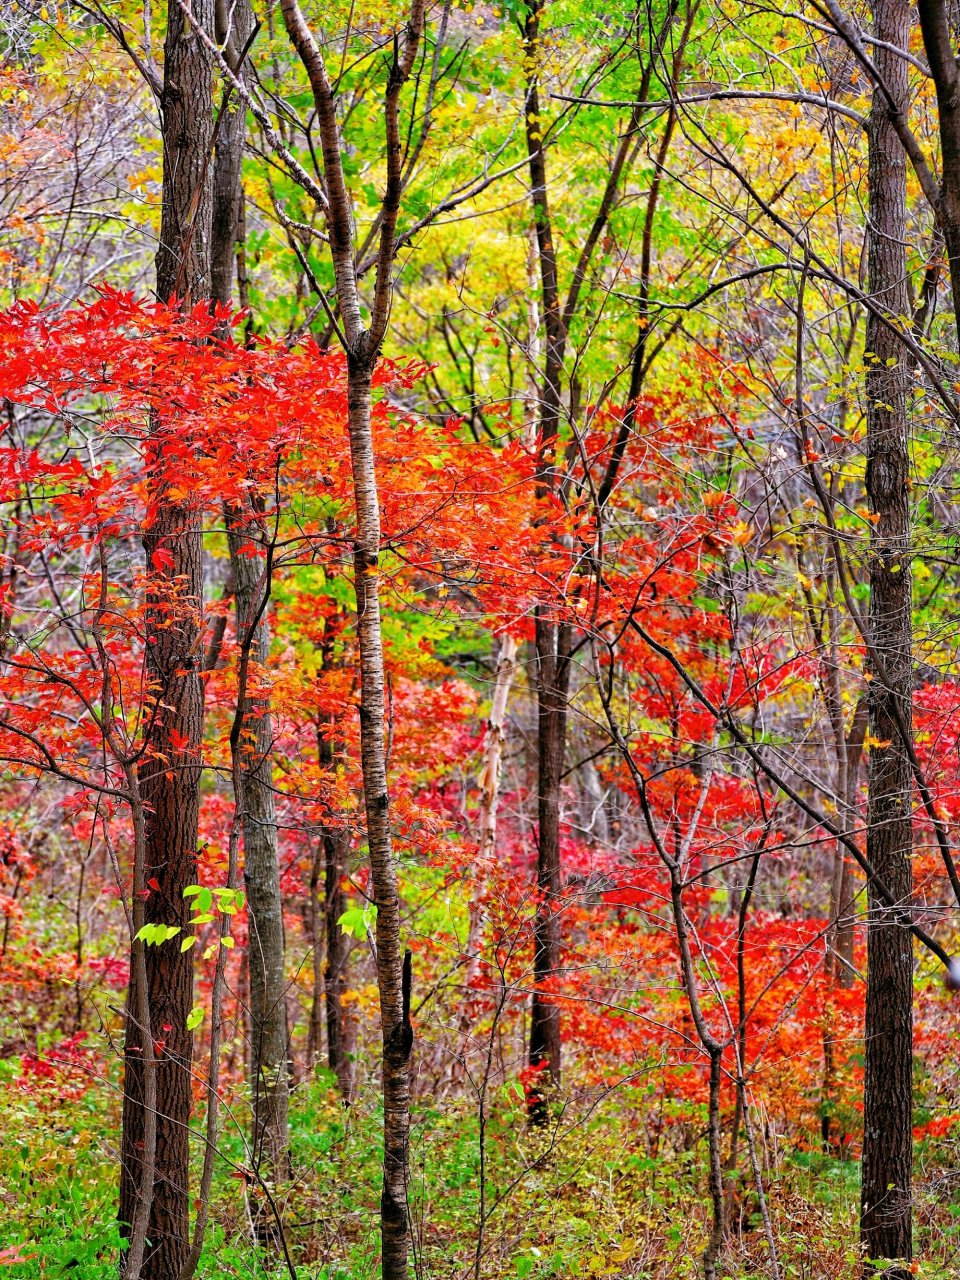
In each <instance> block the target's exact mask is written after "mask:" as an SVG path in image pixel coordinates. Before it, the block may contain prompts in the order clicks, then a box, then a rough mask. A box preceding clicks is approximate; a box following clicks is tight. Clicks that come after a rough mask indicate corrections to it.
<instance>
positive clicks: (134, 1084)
mask: <svg viewBox="0 0 960 1280" xmlns="http://www.w3.org/2000/svg"><path fill="white" fill-rule="evenodd" d="M195 14H196V16H197V18H198V20H199V21H201V22H203V23H204V25H205V26H206V28H207V30H208V31H209V30H212V26H213V22H212V19H213V5H212V0H201V2H200V3H198V4H197V5H196V8H195ZM163 75H164V81H163V100H162V116H163V197H162V213H161V226H160V246H159V249H158V252H157V293H158V294H159V296H160V297H161V298H162V299H167V298H170V297H171V296H174V295H176V296H177V297H180V298H183V299H185V300H194V299H197V298H200V297H204V296H206V295H208V294H209V290H210V268H209V251H210V218H211V201H210V182H209V164H208V161H209V152H210V139H211V136H212V130H213V121H212V112H211V95H212V87H213V86H212V62H211V57H210V54H209V53H208V52H207V50H206V48H205V47H204V45H203V43H202V42H201V40H200V39H199V38H198V37H197V35H196V33H195V32H194V31H192V30H191V29H190V28H189V26H188V24H187V23H186V22H185V20H184V17H183V14H182V12H181V10H180V7H179V5H178V4H177V3H176V0H171V3H170V8H169V12H168V20H167V35H166V42H165V45H164V70H163ZM163 429H164V428H163V423H162V421H158V422H157V423H156V424H155V428H154V434H153V438H152V439H151V441H150V443H149V450H148V460H147V475H148V478H149V477H150V475H151V470H152V469H153V468H154V467H155V466H156V464H157V455H158V454H160V453H162V450H163V434H162V433H163ZM154 497H155V501H156V503H157V516H156V520H155V522H154V524H153V526H152V528H151V529H150V530H149V531H148V532H147V533H146V534H145V536H144V550H145V552H146V559H147V565H148V567H150V568H151V570H153V571H158V572H159V571H160V570H158V569H157V563H156V562H155V560H154V555H155V553H156V552H157V551H160V550H162V551H163V552H164V553H165V556H164V557H163V558H162V562H163V561H165V563H166V567H165V568H164V569H163V570H162V572H163V574H164V577H165V580H166V581H165V586H166V587H167V592H166V593H165V598H164V600H160V599H158V598H157V597H156V596H152V597H149V598H148V600H147V613H146V618H145V632H146V637H145V638H146V645H145V652H146V664H147V678H148V680H149V682H150V685H151V687H152V688H153V690H154V691H155V696H156V699H157V704H156V713H155V715H154V716H153V718H152V720H151V723H150V727H149V730H148V741H147V751H146V753H145V756H144V758H143V761H142V763H141V765H140V771H139V773H140V790H141V795H142V798H143V802H144V804H145V806H146V814H147V817H146V832H145V861H146V867H145V874H146V879H147V880H149V881H151V882H154V883H155V884H156V885H157V886H158V887H156V888H154V889H153V890H152V891H151V893H150V896H149V897H148V898H147V900H146V903H145V911H144V915H145V920H146V922H147V923H164V924H171V925H178V926H180V927H181V928H183V927H185V926H186V925H187V920H188V915H189V912H188V911H187V908H186V904H185V902H184V898H183V891H184V889H185V888H186V887H187V886H188V885H190V884H193V883H195V882H196V878H197V870H196V850H197V823H198V815H199V795H200V763H199V753H200V741H201V737H202V732H203V684H202V681H201V679H200V671H199V667H200V656H201V655H200V652H199V639H200V620H201V619H200V612H201V606H202V592H203V577H202V555H203V546H202V533H201V528H200V523H199V520H198V519H197V517H196V515H195V514H194V512H192V511H190V510H189V509H187V508H184V507H182V506H180V505H178V504H176V503H174V502H171V501H169V500H166V499H165V496H164V492H163V485H162V482H160V481H159V480H156V481H155V482H154ZM173 591H176V593H177V599H178V603H177V606H176V608H175V610H173V611H172V612H171V611H170V609H169V608H168V604H167V601H168V599H169V594H170V593H172V592H173ZM178 734H179V735H181V737H182V738H183V739H185V740H186V741H187V743H188V745H187V746H186V747H185V748H184V749H183V750H176V749H174V748H173V747H172V740H179V739H178V738H177V737H176V735H178ZM135 945H140V944H135ZM140 972H142V973H144V974H145V978H146V983H147V1000H148V1003H149V1009H150V1018H151V1026H152V1028H153V1033H154V1038H155V1041H156V1043H157V1046H158V1052H157V1067H156V1100H157V1117H156V1130H157V1133H156V1168H155V1176H154V1186H153V1188H152V1205H151V1212H150V1221H149V1229H148V1232H147V1236H148V1239H149V1241H150V1244H149V1247H148V1249H147V1251H146V1255H145V1258H144V1263H143V1268H142V1272H141V1275H142V1276H143V1277H144V1278H145V1280H173V1278H174V1277H177V1276H179V1274H180V1272H181V1270H182V1269H183V1266H184V1264H185V1262H186V1260H187V1256H188V1253H189V1248H190V1222H189V1186H188V1183H189V1168H190V1152H189V1146H188V1142H189V1124H190V1111H191V1105H192V1097H193V1089H192V1074H191V1073H192V1064H193V1035H192V1033H191V1032H190V1031H188V1030H187V1026H186V1022H187V1015H188V1014H189V1012H190V1009H191V1008H192V1006H193V957H192V955H191V954H189V953H187V954H182V953H181V952H180V948H179V947H177V946H176V945H166V946H153V947H147V948H145V954H144V964H143V965H142V966H139V965H138V966H134V967H133V968H132V970H131V986H130V992H129V994H128V1008H132V1009H136V1008H137V1007H138V1003H139V1000H140V994H139V992H138V990H137V985H138V977H137V975H138V973H140ZM143 1135H144V1081H143V1045H142V1043H141V1036H140V1032H139V1029H138V1026H137V1025H136V1023H135V1022H133V1021H131V1020H130V1019H129V1018H128V1021H127V1029H126V1039H125V1046H124V1097H123V1135H122V1166H121V1177H120V1206H119V1217H120V1222H121V1224H124V1225H122V1226H121V1230H123V1231H125V1232H126V1231H128V1230H129V1224H131V1223H132V1222H133V1221H134V1219H135V1217H136V1211H137V1205H138V1202H139V1201H140V1199H141V1197H142V1196H144V1195H149V1194H150V1191H149V1190H148V1189H147V1188H144V1187H141V1185H140V1182H141V1160H142V1151H143Z"/></svg>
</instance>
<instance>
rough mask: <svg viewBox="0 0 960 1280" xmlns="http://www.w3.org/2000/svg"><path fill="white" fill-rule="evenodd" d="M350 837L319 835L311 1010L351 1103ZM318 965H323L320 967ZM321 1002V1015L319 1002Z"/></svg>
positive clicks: (329, 760) (327, 652)
mask: <svg viewBox="0 0 960 1280" xmlns="http://www.w3.org/2000/svg"><path fill="white" fill-rule="evenodd" d="M323 656H324V667H325V668H326V667H328V666H329V664H330V662H331V661H332V645H331V646H326V645H325V646H324V649H323ZM318 754H319V757H320V765H321V768H324V769H332V768H333V765H334V749H333V743H332V742H331V741H330V739H329V738H328V737H327V736H326V735H325V734H324V733H323V732H321V733H320V735H319V743H318ZM349 842H350V836H349V832H348V831H347V830H346V829H345V828H344V827H334V826H332V825H330V824H326V825H325V826H324V828H323V831H322V833H321V836H320V847H319V849H318V851H317V869H316V881H317V883H316V884H315V885H314V886H313V894H314V902H316V895H317V892H318V891H319V887H320V885H319V881H320V872H321V871H322V873H323V936H324V941H325V955H324V959H323V965H322V971H320V972H317V977H318V978H320V981H319V982H317V983H316V985H315V990H314V1008H313V1010H312V1013H311V1018H312V1024H313V1026H314V1032H313V1035H314V1040H315V1045H316V1047H317V1048H319V1044H320V1026H321V1023H323V1024H325V1025H326V1029H327V1066H328V1067H329V1068H330V1070H331V1071H332V1072H333V1073H334V1075H335V1076H336V1077H337V1085H338V1086H339V1089H340V1096H341V1097H342V1098H343V1101H344V1102H349V1101H350V1098H351V1094H352V1090H353V1073H352V1071H351V1069H350V1059H349V1054H348V1052H347V1043H346V1034H345V1030H346V1029H345V1026H344V1021H343V993H344V990H345V989H346V975H347V944H346V939H345V937H344V934H343V930H342V928H341V927H340V924H339V923H338V922H339V920H340V917H341V916H342V915H343V913H344V911H345V910H346V903H345V901H344V894H343V887H342V881H343V874H344V871H345V870H346V865H347V850H348V848H349ZM316 934H317V936H316V939H315V943H314V946H315V948H316V950H315V953H314V956H315V961H316V960H318V959H319V953H320V930H319V928H318V929H317V931H316ZM318 969H319V966H318ZM321 999H322V1001H323V1011H322V1014H321V1006H320V1001H321Z"/></svg>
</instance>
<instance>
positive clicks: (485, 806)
mask: <svg viewBox="0 0 960 1280" xmlns="http://www.w3.org/2000/svg"><path fill="white" fill-rule="evenodd" d="M516 665H517V641H516V639H515V637H513V636H511V635H504V636H503V638H502V640H501V641H500V653H499V656H498V658H497V679H496V683H495V684H494V688H493V698H492V700H491V705H490V715H489V717H488V719H487V734H486V739H485V741H484V744H483V773H482V775H481V779H480V812H479V814H478V815H477V872H476V877H475V880H474V885H473V898H472V900H471V902H470V919H469V923H468V926H467V941H466V946H465V948H464V951H465V970H464V978H463V988H464V989H463V997H462V1001H461V1005H460V1017H459V1020H458V1030H459V1033H460V1038H461V1040H462V1039H463V1038H464V1037H465V1036H466V1035H467V1034H468V1032H469V1030H470V1025H471V1022H472V1020H473V1010H472V1007H471V993H472V991H473V989H474V986H475V984H476V982H477V979H478V978H479V976H480V968H481V957H482V951H483V899H484V894H485V890H486V881H487V868H488V866H489V864H490V860H491V858H492V857H493V855H494V852H495V850H496V844H497V803H498V799H499V796H500V778H501V774H502V769H503V748H504V744H505V742H506V733H505V731H504V730H505V725H506V721H507V704H508V703H509V700H510V688H511V686H512V684H513V676H514V672H515V670H516Z"/></svg>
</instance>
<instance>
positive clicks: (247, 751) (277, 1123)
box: [229, 531, 290, 1181]
mask: <svg viewBox="0 0 960 1280" xmlns="http://www.w3.org/2000/svg"><path fill="white" fill-rule="evenodd" d="M229 542H230V560H231V565H232V567H233V572H234V580H235V583H236V594H235V599H236V606H237V609H236V616H237V634H238V636H239V638H240V641H241V643H242V644H249V646H250V656H251V658H252V659H253V661H254V662H255V663H256V664H258V665H264V664H265V663H266V661H267V659H268V657H269V652H270V627H269V622H268V620H267V613H266V600H265V596H266V594H267V593H268V592H269V589H270V587H269V580H268V578H269V571H268V567H267V564H266V561H265V558H264V556H263V555H262V554H260V555H253V556H251V555H249V554H243V553H242V549H244V544H245V543H246V544H247V545H246V548H245V549H246V550H247V551H249V542H248V540H247V539H245V538H244V537H243V535H242V534H241V533H240V532H239V531H235V532H232V533H231V534H230V537H229ZM244 710H245V714H244V720H243V723H244V729H243V733H242V734H241V737H240V742H239V744H238V747H239V752H240V761H239V764H240V768H241V770H242V774H243V787H242V794H243V815H242V818H243V884H244V889H245V891H246V895H247V910H248V914H249V921H250V926H249V957H250V1093H251V1097H252V1101H253V1142H252V1151H253V1163H254V1167H255V1168H257V1169H258V1170H259V1172H260V1174H261V1175H262V1176H263V1177H264V1178H266V1179H267V1180H268V1181H272V1180H277V1179H281V1180H282V1179H284V1178H286V1177H288V1176H289V1172H290V1153H289V1146H290V1140H289V1133H288V1128H287V1112H288V1108H289V1070H288V1058H289V1045H288V1035H287V1012H286V1001H285V996H286V989H287V982H286V974H285V970H284V954H285V948H284V929H283V899H282V896H281V893H280V855H279V851H278V848H277V815H276V806H275V803H274V786H273V767H272V763H271V753H272V751H273V717H272V715H271V712H270V704H269V702H268V701H267V700H266V699H265V698H263V697H257V696H256V695H254V696H253V697H251V698H250V699H249V700H248V703H247V706H246V708H245V709H244Z"/></svg>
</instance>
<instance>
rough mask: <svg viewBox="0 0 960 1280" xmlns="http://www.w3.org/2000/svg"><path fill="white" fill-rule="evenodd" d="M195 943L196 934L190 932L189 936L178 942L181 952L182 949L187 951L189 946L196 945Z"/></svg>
mask: <svg viewBox="0 0 960 1280" xmlns="http://www.w3.org/2000/svg"><path fill="white" fill-rule="evenodd" d="M196 944H197V935H196V934H195V933H192V934H191V935H190V937H189V938H184V940H183V941H182V942H181V943H180V951H181V954H182V953H183V952H184V951H189V950H190V948H191V947H193V946H196Z"/></svg>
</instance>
